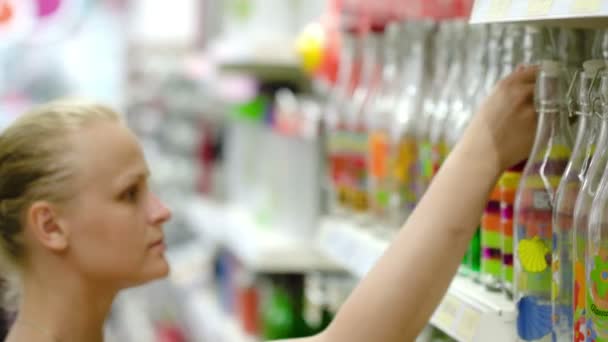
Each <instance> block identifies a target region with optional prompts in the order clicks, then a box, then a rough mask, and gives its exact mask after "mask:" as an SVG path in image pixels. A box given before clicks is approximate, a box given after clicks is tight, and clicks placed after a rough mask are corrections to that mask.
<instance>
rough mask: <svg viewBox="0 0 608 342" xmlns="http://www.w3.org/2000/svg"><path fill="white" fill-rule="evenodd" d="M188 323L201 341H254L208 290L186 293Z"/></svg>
mask: <svg viewBox="0 0 608 342" xmlns="http://www.w3.org/2000/svg"><path fill="white" fill-rule="evenodd" d="M186 305H187V317H188V325H189V326H190V327H191V329H196V331H193V333H194V335H195V336H197V337H199V338H201V340H202V341H214V342H256V341H257V339H256V338H254V337H252V336H248V335H247V334H245V332H244V331H243V330H242V329H241V328H240V326H239V324H238V322H237V321H236V320H235V319H234V317H232V316H231V315H228V314H227V313H225V312H224V311H223V310H222V308H221V307H220V306H219V303H218V301H217V299H216V298H215V297H214V296H213V294H212V293H210V291H204V290H198V291H192V292H191V293H190V294H189V295H188V300H187V301H186Z"/></svg>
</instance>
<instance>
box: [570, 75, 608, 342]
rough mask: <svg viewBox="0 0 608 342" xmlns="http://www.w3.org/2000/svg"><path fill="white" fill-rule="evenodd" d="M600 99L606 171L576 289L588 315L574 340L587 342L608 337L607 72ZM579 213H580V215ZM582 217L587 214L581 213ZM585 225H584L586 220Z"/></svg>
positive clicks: (601, 160) (601, 158)
mask: <svg viewBox="0 0 608 342" xmlns="http://www.w3.org/2000/svg"><path fill="white" fill-rule="evenodd" d="M600 98H601V106H599V107H600V108H599V110H598V111H599V114H600V116H601V121H602V126H601V129H600V138H598V149H597V151H596V155H597V156H598V168H601V167H603V168H604V169H603V175H602V177H601V181H600V182H599V186H598V187H597V192H596V193H595V196H594V197H593V202H592V205H591V211H590V215H589V225H588V237H587V246H580V247H586V248H585V251H586V253H585V265H586V269H585V270H584V273H585V277H584V278H583V279H580V278H579V275H578V274H576V276H575V279H576V281H577V283H578V284H582V285H583V286H585V287H584V289H581V290H584V292H585V293H584V294H580V292H577V291H576V288H575V304H576V305H577V309H578V308H579V306H580V301H579V300H580V299H581V298H580V297H579V294H580V295H581V296H585V297H584V298H583V299H584V300H586V301H585V304H584V305H585V312H586V315H585V316H581V317H577V318H579V319H578V320H575V321H574V339H573V341H582V339H580V338H582V337H583V336H581V335H582V334H585V333H586V335H587V338H588V339H586V340H584V341H589V340H592V341H605V340H606V339H607V338H608V329H607V327H608V305H607V304H608V301H607V299H608V296H606V280H607V279H608V268H607V267H606V264H607V263H606V260H607V258H606V257H607V255H608V254H607V253H606V251H607V245H608V243H607V242H608V234H607V232H608V230H607V227H608V225H607V222H608V217H607V213H608V211H607V208H608V165H607V162H606V159H607V158H608V147H607V146H606V145H608V143H607V142H606V141H607V140H608V138H605V140H604V141H602V142H604V144H603V145H600V141H599V140H601V139H603V138H604V137H602V134H606V132H607V131H608V72H606V71H604V72H602V76H601V87H600ZM600 150H601V151H600ZM594 159H595V156H594ZM593 164H595V160H594V162H593V163H592V166H591V168H593V167H594V165H593ZM600 173H602V172H598V173H597V174H600ZM597 174H596V175H594V177H592V176H591V170H590V171H589V176H588V177H587V179H588V180H587V181H586V182H585V184H584V185H583V190H582V193H584V194H585V195H584V197H585V198H586V199H587V200H588V199H589V198H590V197H592V196H593V195H594V194H593V187H594V185H597V179H598V178H599V177H597ZM587 183H589V186H588V187H586V185H587ZM577 209H578V203H577ZM576 214H578V212H577V213H576ZM581 216H584V215H583V214H582V213H581ZM582 223H584V221H583V222H582ZM577 233H578V226H577ZM581 237H582V236H579V235H578V234H577V236H576V239H577V241H576V244H577V247H579V245H578V244H579V239H580V238H581ZM577 271H580V267H579V268H576V266H575V273H576V272H577ZM585 282H586V283H585ZM577 311H578V310H577ZM585 318H586V320H585ZM585 321H586V323H587V326H586V328H587V329H585V326H584V323H585ZM577 328H578V329H577ZM577 338H578V339H577Z"/></svg>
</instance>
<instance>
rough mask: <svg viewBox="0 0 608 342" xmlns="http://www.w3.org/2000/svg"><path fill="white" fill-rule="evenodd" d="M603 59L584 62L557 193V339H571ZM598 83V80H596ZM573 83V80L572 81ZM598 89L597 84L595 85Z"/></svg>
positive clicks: (553, 297)
mask: <svg viewBox="0 0 608 342" xmlns="http://www.w3.org/2000/svg"><path fill="white" fill-rule="evenodd" d="M604 65H605V63H604V61H603V60H590V61H587V62H585V63H584V70H583V71H582V72H581V73H580V75H579V77H578V80H577V83H578V85H577V87H571V89H575V88H577V92H578V96H577V100H576V102H573V103H576V105H575V106H574V105H573V106H570V107H571V108H570V111H571V114H573V115H576V116H577V117H578V132H577V134H576V141H575V143H574V148H573V150H572V156H571V157H570V161H569V162H568V166H567V167H566V171H565V172H564V174H563V175H562V179H561V182H560V184H559V187H558V188H557V193H556V195H555V209H554V211H553V239H554V241H553V256H552V259H551V262H552V265H551V268H552V272H553V277H552V286H551V291H552V295H551V300H552V305H553V306H552V308H553V320H554V324H553V333H554V335H555V338H556V340H557V341H572V337H573V335H572V333H573V329H572V327H573V323H572V322H573V321H572V319H573V310H572V300H573V284H574V278H573V272H572V270H573V267H574V264H573V259H574V256H573V252H574V244H573V240H574V231H573V227H574V212H575V204H576V203H577V198H578V197H579V196H580V195H579V192H580V190H581V187H582V186H583V183H584V182H585V179H586V178H587V176H588V171H590V167H589V165H590V164H591V163H592V157H593V156H594V150H595V146H596V141H597V129H598V123H599V120H598V118H597V117H596V116H595V115H593V109H592V103H593V101H594V99H595V98H597V97H596V95H597V91H593V88H592V87H593V86H594V83H595V82H594V79H597V73H598V71H599V69H601V68H603V67H604ZM597 84H598V85H599V82H597ZM573 85H574V84H573ZM594 88H596V89H597V87H594Z"/></svg>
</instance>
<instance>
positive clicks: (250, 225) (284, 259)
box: [188, 198, 340, 273]
mask: <svg viewBox="0 0 608 342" xmlns="http://www.w3.org/2000/svg"><path fill="white" fill-rule="evenodd" d="M188 216H189V221H190V223H191V226H192V227H193V229H195V230H196V231H197V233H198V234H199V235H200V236H201V237H202V238H204V239H211V240H214V241H215V242H217V243H218V244H221V245H223V246H225V247H226V248H228V249H229V250H231V251H232V252H233V253H234V254H235V255H236V256H237V257H238V258H239V259H240V261H241V262H242V263H243V264H244V265H245V266H246V267H248V268H249V269H251V270H253V271H258V272H272V273H286V272H306V271H314V270H330V271H331V270H337V269H340V268H339V267H338V266H337V265H336V264H335V263H333V262H331V261H330V260H329V259H328V258H327V257H325V256H324V255H322V253H321V252H320V251H319V250H318V246H317V245H316V243H315V241H314V240H313V239H298V238H294V237H291V236H287V234H284V233H281V232H280V231H279V230H278V229H276V228H275V227H260V226H258V225H256V224H255V222H254V220H253V218H252V215H251V214H250V213H248V212H247V211H245V210H242V209H240V208H236V207H234V206H229V205H222V204H218V203H215V202H213V201H209V200H207V199H204V198H196V199H194V200H193V201H192V202H191V204H190V207H189V208H188Z"/></svg>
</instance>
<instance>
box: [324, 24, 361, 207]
mask: <svg viewBox="0 0 608 342" xmlns="http://www.w3.org/2000/svg"><path fill="white" fill-rule="evenodd" d="M360 45H361V42H360V38H359V33H358V31H357V30H356V29H355V28H354V27H353V28H349V29H347V30H344V32H343V33H342V38H341V49H340V64H339V66H338V79H337V82H336V86H335V87H334V88H333V89H332V91H331V93H330V95H329V97H328V100H327V104H326V106H325V113H324V122H325V131H326V139H325V141H326V144H325V154H326V162H325V164H326V188H327V193H328V196H327V197H328V207H329V208H328V209H329V212H330V214H332V215H345V214H346V213H347V211H348V203H347V189H348V188H347V182H346V181H347V176H348V175H347V173H346V171H347V168H346V163H347V160H348V159H347V156H348V154H347V141H348V139H347V138H348V135H347V131H346V111H345V108H346V101H347V100H348V99H350V97H351V96H352V92H353V88H354V87H353V85H354V84H356V82H357V79H358V74H359V73H358V68H357V66H358V64H359V63H358V61H359V60H360V51H361V46H360Z"/></svg>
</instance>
